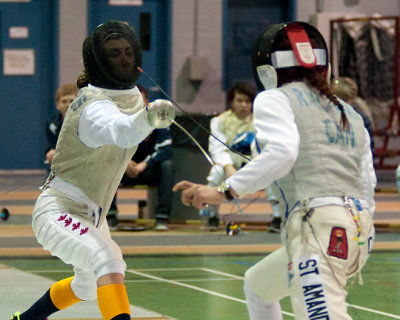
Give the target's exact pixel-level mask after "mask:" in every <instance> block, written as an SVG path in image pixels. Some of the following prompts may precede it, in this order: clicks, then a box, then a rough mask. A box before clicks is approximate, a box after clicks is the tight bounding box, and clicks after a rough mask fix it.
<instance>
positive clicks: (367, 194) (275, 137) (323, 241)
mask: <svg viewBox="0 0 400 320" xmlns="http://www.w3.org/2000/svg"><path fill="white" fill-rule="evenodd" d="M253 67H254V73H255V78H256V82H257V84H258V85H259V86H260V87H261V86H262V87H263V88H264V89H265V90H264V91H262V92H261V93H259V94H258V96H257V97H256V99H255V102H254V121H255V127H256V139H257V143H258V144H259V146H260V149H261V151H260V154H259V155H258V156H256V157H255V158H254V159H253V160H251V161H250V162H249V163H248V164H247V165H246V166H245V167H243V168H242V169H240V170H238V171H237V172H236V173H235V174H233V175H232V176H231V177H229V178H228V179H226V180H225V182H224V183H223V184H221V185H220V186H218V187H214V188H211V187H208V186H204V185H199V184H194V183H192V182H189V181H181V182H179V183H178V184H177V185H176V186H175V187H174V190H175V191H178V190H181V191H182V202H183V203H184V204H186V205H193V206H196V207H198V208H200V207H202V206H203V207H204V206H207V204H220V203H221V202H222V201H223V200H225V199H228V200H232V199H234V197H241V196H243V195H245V194H249V193H252V192H255V191H256V190H260V189H262V188H265V187H266V186H268V185H270V184H272V185H273V186H274V192H275V195H276V196H277V197H278V199H279V203H280V205H281V213H282V215H283V216H284V218H285V220H284V222H283V232H282V240H283V244H284V246H283V247H282V248H281V249H279V250H277V251H275V252H274V253H272V254H270V255H268V256H267V257H266V258H265V259H263V260H262V261H260V262H259V263H257V264H256V265H254V266H253V267H251V268H250V269H249V270H248V271H247V272H246V274H245V281H244V288H245V294H246V302H247V306H248V310H249V315H250V319H252V320H261V319H262V320H266V319H268V320H280V319H282V312H281V308H280V304H279V301H280V300H281V299H282V298H284V297H287V296H290V298H291V302H292V306H293V311H294V314H295V318H296V319H298V320H305V319H309V320H311V319H313V320H316V319H335V320H348V319H351V317H350V316H349V314H348V312H347V306H346V291H345V289H344V287H345V285H346V282H347V279H348V278H349V277H351V276H355V275H357V274H359V275H360V272H361V268H362V267H363V265H364V264H365V262H366V261H367V258H368V256H369V253H370V250H371V247H372V244H373V240H374V227H373V222H372V215H373V212H374V209H375V204H374V198H373V196H374V189H375V185H376V177H375V172H374V169H373V163H372V154H371V149H370V143H369V135H368V132H367V131H366V129H365V128H364V125H363V121H362V118H361V117H360V116H359V115H358V114H357V112H356V111H354V110H353V109H352V107H351V106H349V105H348V104H346V103H345V102H343V101H341V100H338V99H337V98H336V97H335V96H333V94H332V93H331V91H330V88H329V85H328V82H327V80H326V79H327V76H328V54H327V48H326V44H325V41H324V39H323V38H322V36H321V34H320V33H319V32H318V30H317V29H315V28H314V27H312V26H311V25H309V24H307V23H303V22H293V23H289V24H278V25H272V26H269V27H268V28H267V29H266V30H265V31H264V32H263V33H262V34H261V36H260V37H259V39H258V40H257V42H256V44H255V50H254V53H253ZM360 276H361V275H360Z"/></svg>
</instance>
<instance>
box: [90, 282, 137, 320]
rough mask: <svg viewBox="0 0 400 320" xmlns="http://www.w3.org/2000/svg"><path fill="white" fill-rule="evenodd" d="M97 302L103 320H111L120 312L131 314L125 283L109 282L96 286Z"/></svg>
mask: <svg viewBox="0 0 400 320" xmlns="http://www.w3.org/2000/svg"><path fill="white" fill-rule="evenodd" d="M97 303H98V304H99V309H100V312H101V314H102V315H103V318H104V320H111V319H112V318H114V317H116V316H118V315H120V314H129V316H130V314H131V310H130V308H129V300H128V294H127V293H126V288H125V285H123V284H109V285H106V286H102V287H99V288H97Z"/></svg>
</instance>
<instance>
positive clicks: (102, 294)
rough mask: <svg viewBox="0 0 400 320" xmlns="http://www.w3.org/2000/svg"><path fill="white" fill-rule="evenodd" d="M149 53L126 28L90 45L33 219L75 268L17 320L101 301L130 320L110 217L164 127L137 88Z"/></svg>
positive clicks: (104, 30)
mask: <svg viewBox="0 0 400 320" xmlns="http://www.w3.org/2000/svg"><path fill="white" fill-rule="evenodd" d="M141 52H142V50H141V46H140V42H139V39H138V38H137V36H136V34H135V32H134V30H133V28H132V27H131V26H129V25H127V24H125V23H122V22H119V21H112V20H111V21H108V22H106V23H104V24H101V25H99V26H98V27H97V28H96V29H95V30H94V31H93V32H92V33H91V34H90V35H89V36H87V37H86V39H85V41H84V42H83V47H82V55H83V63H84V67H85V69H84V73H83V74H82V75H81V76H80V77H79V78H78V80H77V86H78V88H80V90H79V94H78V96H77V97H76V99H75V100H74V101H73V103H72V104H71V106H70V107H69V108H68V111H67V114H66V116H65V119H64V122H63V125H62V128H61V132H60V135H59V137H58V142H57V146H56V152H55V155H54V158H53V160H52V162H51V172H50V174H49V176H48V178H47V181H46V182H45V184H44V186H43V187H42V193H41V194H40V196H39V197H38V199H37V201H36V204H35V207H34V211H33V214H32V228H33V230H34V232H35V235H36V239H37V241H38V242H39V243H40V244H41V245H42V246H43V248H44V249H46V250H48V251H50V253H51V254H52V255H53V256H56V257H58V258H60V259H61V260H62V261H63V262H64V263H66V264H70V265H72V266H73V267H74V275H73V276H72V277H69V278H66V279H63V280H60V281H57V282H56V283H54V284H53V285H52V286H51V287H50V288H49V290H48V291H47V292H45V293H44V295H43V296H42V297H41V298H39V299H38V300H37V301H36V302H35V303H34V304H33V305H32V306H31V307H30V308H28V309H27V310H26V311H24V312H23V313H20V312H16V313H15V314H14V315H13V316H12V317H11V320H32V319H35V320H45V319H46V318H47V317H48V316H50V315H51V314H53V313H55V312H57V311H60V310H63V309H66V308H68V307H70V306H72V305H74V304H76V303H78V302H80V301H84V300H95V299H97V303H98V306H99V310H100V312H101V314H102V318H103V319H105V320H130V319H131V311H130V304H129V299H128V295H127V291H126V287H125V285H124V278H125V270H126V264H125V262H124V259H123V256H122V252H121V249H120V247H119V246H118V245H117V243H116V242H115V241H114V240H112V238H111V235H110V231H109V228H108V225H107V222H106V215H107V212H108V210H109V207H110V204H111V201H112V199H113V197H114V195H115V192H116V190H117V187H118V185H119V183H120V181H121V178H122V176H123V174H124V172H125V170H126V167H127V165H128V163H129V161H130V159H131V158H132V155H133V154H134V153H135V151H136V149H137V146H138V144H139V143H140V142H141V141H143V140H144V139H145V138H146V137H147V136H148V134H149V133H150V132H151V131H152V130H153V129H154V128H162V127H166V126H168V125H170V124H171V122H169V121H167V122H160V121H158V120H159V119H157V117H156V116H157V110H156V109H154V111H152V109H151V107H149V108H144V107H143V98H142V96H141V94H140V92H139V90H138V89H137V87H136V86H135V84H136V80H137V79H138V77H139V76H140V71H139V69H138V67H140V66H141V57H142V54H141Z"/></svg>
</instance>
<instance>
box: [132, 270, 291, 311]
mask: <svg viewBox="0 0 400 320" xmlns="http://www.w3.org/2000/svg"><path fill="white" fill-rule="evenodd" d="M127 272H129V273H133V274H137V275H140V276H142V277H145V278H150V279H154V280H159V281H161V282H167V283H170V284H174V285H177V286H181V287H186V288H189V289H193V290H197V291H201V292H204V293H207V294H210V295H213V296H216V297H220V298H224V299H227V300H232V301H235V302H240V303H244V304H246V301H245V300H242V299H238V298H235V297H231V296H227V295H225V294H222V293H218V292H215V291H211V290H207V289H203V288H200V287H196V286H192V285H190V284H185V283H181V282H178V281H173V280H168V279H164V278H160V277H157V276H152V275H150V274H147V273H143V272H139V271H136V270H132V269H129V270H127ZM282 314H285V315H287V316H291V317H294V314H292V313H289V312H285V311H282Z"/></svg>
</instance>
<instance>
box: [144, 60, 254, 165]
mask: <svg viewBox="0 0 400 320" xmlns="http://www.w3.org/2000/svg"><path fill="white" fill-rule="evenodd" d="M138 70H139V71H140V72H142V73H143V74H144V75H145V76H146V77H147V78H148V79H149V80H150V81H151V82H152V83H153V84H154V85H155V86H156V87H157V88H158V89H159V90H160V91H161V92H162V93H163V94H164V95H165V96H166V97H167V98H168V99H169V100H170V101H171V102H172V103H173V104H174V105H175V106H176V107H177V108H178V109H179V110H181V111H182V112H183V113H184V114H185V115H186V116H187V117H188V118H189V119H190V120H192V121H193V122H194V123H195V124H196V125H197V126H199V127H200V128H201V129H202V130H203V131H205V132H206V133H207V134H209V135H210V136H211V137H213V138H214V139H215V140H217V141H218V142H220V143H222V144H223V145H224V146H225V147H227V148H228V149H229V150H231V151H232V152H234V153H236V154H238V155H239V156H241V157H242V158H244V159H246V160H247V161H250V160H251V159H249V158H248V157H246V156H245V155H244V154H242V153H240V152H238V151H237V150H235V149H232V148H231V147H230V146H228V145H227V144H226V143H225V142H223V141H222V140H221V139H219V138H218V137H216V136H215V135H213V134H212V133H211V132H210V130H208V129H207V128H205V127H204V126H203V125H202V124H201V123H200V122H198V121H197V120H196V119H194V118H193V117H192V116H191V115H190V114H189V113H187V112H186V111H185V110H184V109H183V108H182V107H181V106H180V105H179V104H178V103H176V102H175V101H174V100H173V99H172V98H171V96H170V95H169V94H168V93H166V92H165V91H164V90H163V88H161V86H160V85H159V84H158V83H157V82H156V81H155V80H154V79H153V78H152V77H150V75H149V74H147V73H146V72H145V71H144V70H143V69H142V68H140V67H138ZM174 124H176V122H174ZM179 128H180V129H181V128H182V127H179ZM185 133H186V134H187V133H188V132H187V131H186V132H185ZM192 140H193V139H192ZM196 145H197V146H199V145H198V143H196ZM203 153H204V152H203ZM208 157H209V156H208ZM208 157H207V160H208Z"/></svg>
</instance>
